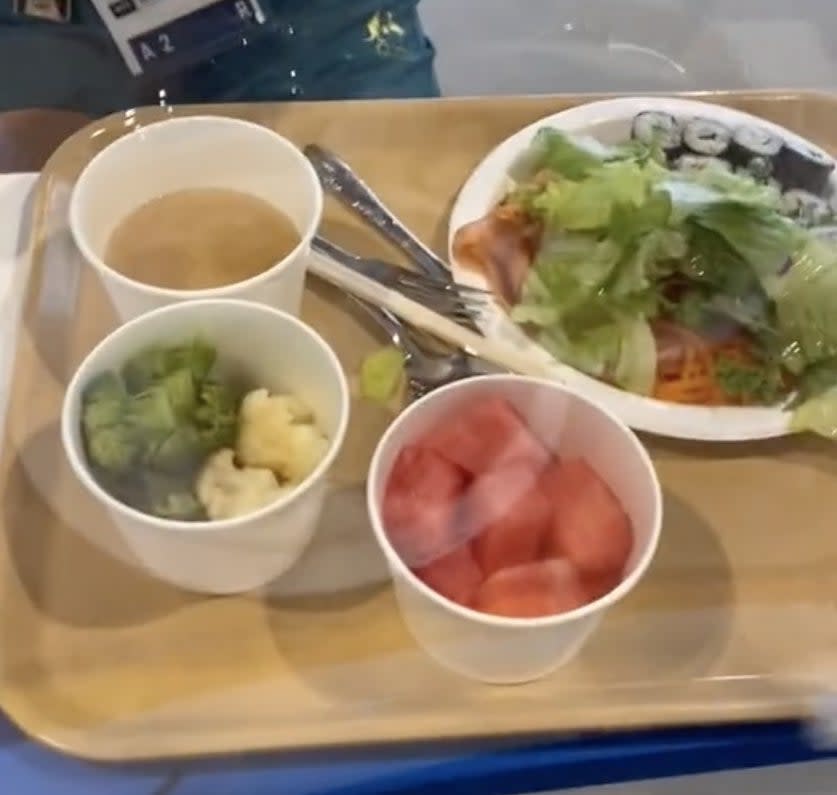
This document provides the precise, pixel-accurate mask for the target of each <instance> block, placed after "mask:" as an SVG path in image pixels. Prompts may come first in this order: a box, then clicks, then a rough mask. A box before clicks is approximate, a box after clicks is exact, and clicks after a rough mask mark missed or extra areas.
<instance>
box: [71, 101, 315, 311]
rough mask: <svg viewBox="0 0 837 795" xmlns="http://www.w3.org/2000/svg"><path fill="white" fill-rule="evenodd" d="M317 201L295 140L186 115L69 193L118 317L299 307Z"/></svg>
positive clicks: (134, 143)
mask: <svg viewBox="0 0 837 795" xmlns="http://www.w3.org/2000/svg"><path fill="white" fill-rule="evenodd" d="M322 206H323V191H322V187H321V185H320V181H319V179H318V177H317V174H316V172H315V171H314V168H313V166H312V165H311V163H309V162H308V159H307V158H306V157H305V155H304V154H303V153H302V152H301V151H300V150H299V149H298V148H297V147H296V146H295V145H294V144H293V143H292V142H291V141H288V140H287V139H285V138H283V137H282V136H281V135H279V134H277V133H275V132H274V131H273V130H270V129H268V128H266V127H263V126H261V125H259V124H253V123H251V122H245V121H241V120H240V119H232V118H226V117H223V116H187V117H184V118H175V119H168V120H166V121H161V122H156V123H154V124H149V125H147V126H143V127H139V128H137V129H135V130H133V131H131V132H129V133H128V134H126V135H125V136H124V137H122V138H120V139H119V140H117V141H115V142H114V143H112V144H110V145H109V146H107V147H106V148H105V149H103V150H102V151H101V152H99V154H97V155H96V156H95V157H94V158H93V159H92V160H91V161H90V163H89V164H88V165H87V167H86V168H85V169H84V170H83V171H82V173H81V175H80V176H79V179H78V182H77V183H76V185H75V187H74V189H73V193H72V197H71V199H70V229H71V231H72V234H73V239H74V241H75V243H76V246H77V247H78V249H79V251H80V252H81V254H82V256H83V257H84V259H85V260H86V262H87V263H88V264H89V265H90V267H91V268H93V270H94V271H95V272H96V273H97V275H98V276H99V278H100V280H101V282H102V286H103V287H104V289H105V290H106V292H107V293H108V296H109V297H110V300H111V302H112V304H113V306H114V308H115V310H116V313H117V315H118V316H119V318H120V319H121V320H122V321H126V320H130V319H132V318H134V317H137V316H138V315H141V314H143V313H145V312H149V311H151V310H153V309H157V308H159V307H161V306H165V305H167V304H172V303H175V302H178V301H186V300H194V299H206V298H237V299H245V300H248V301H255V302H258V303H262V304H267V305H269V306H272V307H274V308H276V309H281V310H283V311H286V312H290V313H291V314H294V315H296V314H299V311H300V308H301V304H302V294H303V290H304V283H305V272H306V269H307V265H308V258H309V254H310V244H311V239H312V238H313V236H314V234H315V233H316V230H317V227H318V226H319V223H320V217H321V215H322Z"/></svg>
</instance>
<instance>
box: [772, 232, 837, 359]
mask: <svg viewBox="0 0 837 795" xmlns="http://www.w3.org/2000/svg"><path fill="white" fill-rule="evenodd" d="M772 297H773V299H774V301H775V303H776V315H777V319H778V324H779V329H780V331H781V333H782V335H783V338H784V340H785V343H786V347H787V348H788V351H789V355H791V356H795V357H797V358H798V359H799V360H800V361H801V362H803V363H804V364H806V365H811V364H814V363H816V362H820V361H822V360H824V359H830V358H831V357H834V356H837V247H835V246H834V245H833V244H830V243H828V242H826V241H824V240H818V239H816V238H811V239H810V240H809V241H808V242H807V243H806V245H805V246H804V247H803V248H802V249H801V251H800V252H799V253H798V254H797V255H796V256H795V257H794V258H793V262H792V264H791V267H790V268H789V269H788V270H787V271H786V272H785V273H784V274H783V275H782V276H781V277H780V278H778V279H776V280H775V282H774V285H773V296H772Z"/></svg>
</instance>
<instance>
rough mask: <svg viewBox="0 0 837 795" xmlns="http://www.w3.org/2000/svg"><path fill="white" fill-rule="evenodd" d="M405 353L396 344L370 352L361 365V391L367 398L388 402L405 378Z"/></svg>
mask: <svg viewBox="0 0 837 795" xmlns="http://www.w3.org/2000/svg"><path fill="white" fill-rule="evenodd" d="M404 365H405V361H404V354H403V353H402V352H401V351H400V350H399V349H398V348H396V347H395V346H392V345H390V346H387V347H385V348H380V349H379V350H377V351H375V352H373V353H370V354H369V355H368V356H367V357H366V358H365V359H364V360H363V363H362V364H361V367H360V391H361V394H362V395H363V397H365V398H366V399H367V400H374V401H376V402H378V403H387V402H388V401H390V400H391V399H392V398H393V397H394V396H395V394H396V393H397V391H398V389H399V387H400V385H401V383H402V381H403V379H404Z"/></svg>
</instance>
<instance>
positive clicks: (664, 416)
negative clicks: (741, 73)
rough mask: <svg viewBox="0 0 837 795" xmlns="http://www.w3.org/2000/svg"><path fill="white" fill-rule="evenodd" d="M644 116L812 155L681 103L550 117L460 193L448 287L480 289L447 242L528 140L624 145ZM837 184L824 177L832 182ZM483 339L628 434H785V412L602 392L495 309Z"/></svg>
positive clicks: (508, 143)
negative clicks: (508, 350) (554, 133)
mask: <svg viewBox="0 0 837 795" xmlns="http://www.w3.org/2000/svg"><path fill="white" fill-rule="evenodd" d="M645 110H659V111H663V112H667V113H671V114H672V115H674V116H676V117H689V116H703V117H709V118H714V119H717V120H718V121H720V122H722V123H723V124H726V125H728V126H731V127H734V126H737V125H742V124H755V125H759V126H762V127H765V128H767V129H769V130H772V131H773V132H774V133H776V134H777V135H779V136H781V137H782V138H783V139H784V140H786V141H788V142H789V143H795V144H797V145H800V144H801V145H804V146H808V147H810V148H812V149H815V150H817V151H820V152H821V151H823V150H822V149H821V148H820V147H818V146H816V145H814V144H813V143H811V142H810V141H807V140H805V139H804V138H801V137H800V136H798V135H795V134H794V133H792V132H790V131H789V130H786V129H785V128H783V127H779V126H778V125H776V124H772V123H770V122H767V121H765V120H763V119H759V118H757V117H755V116H751V115H750V114H748V113H742V112H741V111H737V110H731V109H729V108H724V107H721V106H718V105H710V104H707V103H704V102H695V101H692V100H686V99H667V98H663V97H626V98H621V99H613V100H604V101H602V102H593V103H590V104H588V105H581V106H580V107H577V108H573V109H571V110H567V111H564V112H562V113H556V114H555V115H554V116H548V117H546V118H544V119H541V120H540V121H537V122H535V123H534V124H531V125H529V126H528V127H526V128H525V129H523V130H521V131H520V132H518V133H515V134H514V135H512V136H511V137H510V138H507V139H506V140H505V141H503V143H501V144H500V145H499V146H498V147H497V148H496V149H494V151H493V152H491V153H490V154H489V155H488V156H487V157H486V158H485V159H484V160H483V161H482V163H480V165H479V166H477V168H476V169H475V170H474V172H473V173H472V174H471V176H470V177H469V178H468V181H467V182H466V183H465V186H464V187H463V188H462V190H461V191H460V194H459V196H458V197H457V200H456V203H455V205H454V207H453V211H452V212H451V219H450V229H449V235H448V249H449V258H450V263H451V268H452V271H453V277H454V279H455V280H456V281H457V282H459V283H462V284H469V285H473V286H478V287H486V286H487V285H486V282H485V279H484V278H483V277H482V275H481V274H479V273H475V272H474V271H473V270H471V269H468V268H464V267H462V266H461V265H460V264H459V263H457V261H456V258H455V257H454V255H453V245H452V243H453V236H454V233H455V232H456V230H457V229H459V228H460V227H462V226H464V225H465V224H466V223H469V222H470V221H474V220H477V219H478V218H481V217H482V216H484V215H485V214H486V213H488V212H489V211H490V209H491V208H492V207H493V206H494V205H495V204H496V203H497V202H498V201H499V200H500V199H501V198H502V196H503V193H504V191H505V188H506V186H507V177H506V175H507V173H508V170H509V167H510V166H511V164H512V163H513V162H514V160H515V158H516V157H517V156H518V155H519V154H520V153H521V152H522V151H523V150H525V149H526V148H527V147H528V146H529V144H530V142H531V141H532V138H533V137H534V135H535V133H536V132H537V131H538V130H539V129H540V128H541V127H545V126H549V127H555V128H557V129H560V130H564V131H566V132H570V133H576V134H589V135H592V136H593V137H595V138H597V139H598V140H600V141H602V142H604V143H618V142H620V141H627V140H628V139H629V137H630V125H631V121H632V120H633V118H634V117H635V116H636V115H637V114H638V113H641V112H642V111H645ZM835 179H837V177H832V182H834V180H835ZM478 322H479V325H480V328H481V329H482V331H483V333H484V334H485V335H486V336H490V337H495V336H497V337H501V338H503V339H505V340H507V341H508V342H511V343H514V344H515V345H517V346H519V347H521V348H527V349H532V350H533V351H534V352H535V353H536V355H537V356H541V357H543V361H544V362H545V363H550V364H551V367H552V370H553V373H554V377H555V378H556V379H557V380H559V381H561V382H562V383H564V384H566V385H568V386H570V387H572V388H575V389H576V390H577V391H579V392H581V393H583V394H584V395H586V396H587V397H589V398H591V399H592V400H595V401H597V402H598V403H600V404H601V405H603V406H605V407H606V408H608V409H610V410H611V411H612V412H613V413H614V414H616V415H617V416H619V417H620V418H621V419H622V420H623V421H624V422H626V423H627V424H628V425H630V426H631V427H632V428H635V429H637V430H641V431H649V432H651V433H656V434H660V435H662V436H669V437H675V438H679V439H701V440H706V441H718V442H722V441H729V442H731V441H743V440H748V439H769V438H772V437H776V436H784V435H786V434H788V433H790V429H789V421H790V412H788V411H785V410H782V409H780V408H739V407H702V406H684V405H678V404H675V403H667V402H663V401H660V400H654V399H653V398H647V397H642V396H641V395H635V394H631V393H629V392H625V391H623V390H621V389H617V388H616V387H612V386H609V385H608V384H605V383H603V382H601V381H598V380H596V379H595V378H592V377H590V376H587V375H585V374H584V373H581V372H579V371H578V370H574V369H572V368H570V367H567V366H566V365H562V364H560V363H558V362H556V361H555V360H554V359H553V357H552V356H551V355H550V354H549V353H547V351H546V350H544V349H543V348H541V347H540V346H539V345H538V344H537V343H536V342H534V341H533V340H531V339H530V338H529V337H527V336H526V334H525V333H524V332H523V331H522V330H521V329H520V328H519V327H518V326H516V325H515V324H514V323H513V322H512V321H511V320H510V319H509V317H508V316H507V314H506V313H505V311H503V309H502V308H501V307H500V306H499V304H495V305H492V306H490V307H489V308H488V309H487V310H486V311H485V312H484V313H483V315H482V317H481V318H480V319H479V321H478Z"/></svg>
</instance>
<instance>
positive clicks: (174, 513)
mask: <svg viewBox="0 0 837 795" xmlns="http://www.w3.org/2000/svg"><path fill="white" fill-rule="evenodd" d="M348 417H349V392H348V386H347V383H346V379H345V376H344V374H343V370H342V367H341V365H340V362H339V361H338V359H337V357H336V355H335V354H334V352H333V351H332V350H331V348H330V347H329V346H328V345H327V344H326V342H325V341H324V340H323V339H322V338H321V337H320V336H319V335H318V334H317V333H316V332H315V331H313V330H312V329H311V328H309V327H308V326H306V325H305V324H304V323H302V322H301V321H300V320H298V319H296V318H294V317H293V316H291V315H289V314H287V313H284V312H281V311H279V310H276V309H272V308H270V307H267V306H264V305H260V304H254V303H249V302H244V301H236V300H229V299H212V300H200V301H194V302H188V303H181V304H173V305H171V306H167V307H164V308H161V309H158V310H155V311H153V312H150V313H148V314H145V315H142V316H140V317H138V318H136V319H135V320H133V321H131V322H129V323H127V324H125V325H123V326H121V327H120V328H118V329H117V330H116V331H114V332H113V333H112V334H110V335H109V336H108V337H106V338H105V339H104V340H103V341H102V342H100V343H99V344H98V345H97V346H96V347H95V348H94V349H93V350H92V351H91V352H90V353H89V354H88V356H87V357H86V358H85V359H84V361H83V362H82V363H81V365H80V366H79V368H78V370H77V371H76V373H75V375H74V376H73V378H72V380H71V381H70V384H69V386H68V387H67V392H66V395H65V398H64V404H63V408H62V415H61V434H62V441H63V445H64V449H65V452H66V455H67V457H68V459H69V462H70V465H71V467H72V469H73V471H74V472H75V474H76V476H77V477H78V478H79V480H80V481H81V483H82V485H83V486H84V487H85V488H86V490H87V491H88V493H89V494H90V495H91V496H92V497H93V499H95V500H97V501H98V502H99V503H101V505H102V506H103V507H104V508H105V509H106V510H107V511H108V513H109V514H110V515H111V517H112V519H113V522H114V524H115V525H116V527H117V528H118V529H119V530H120V532H121V533H122V535H123V536H124V539H125V541H126V542H127V544H128V545H129V547H130V548H131V549H132V550H133V552H134V554H135V555H136V557H137V559H138V561H139V562H140V563H141V564H142V565H143V566H144V567H145V568H146V569H148V571H149V572H150V573H152V574H153V575H155V576H157V577H158V578H160V579H162V580H165V581H167V582H170V583H173V584H175V585H178V586H180V587H183V588H186V589H188V590H193V591H199V592H206V593H236V592H242V591H247V590H250V589H253V588H257V587H260V586H262V585H264V584H266V583H267V582H269V581H271V580H273V579H274V578H276V577H278V576H280V575H281V574H282V573H283V572H285V571H286V570H287V569H289V568H290V567H291V566H292V565H293V564H294V563H295V562H296V560H297V559H298V558H299V557H300V556H301V554H302V552H303V550H304V549H305V547H306V546H307V544H308V542H309V541H310V539H311V537H312V536H313V534H314V532H315V530H316V526H317V523H318V518H319V514H320V511H321V508H322V505H323V500H324V496H325V490H326V482H327V475H328V471H329V469H330V468H331V466H332V464H333V463H334V460H335V458H336V457H337V455H338V453H339V451H340V448H341V445H342V443H343V439H344V436H345V433H346V428H347V425H348Z"/></svg>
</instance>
